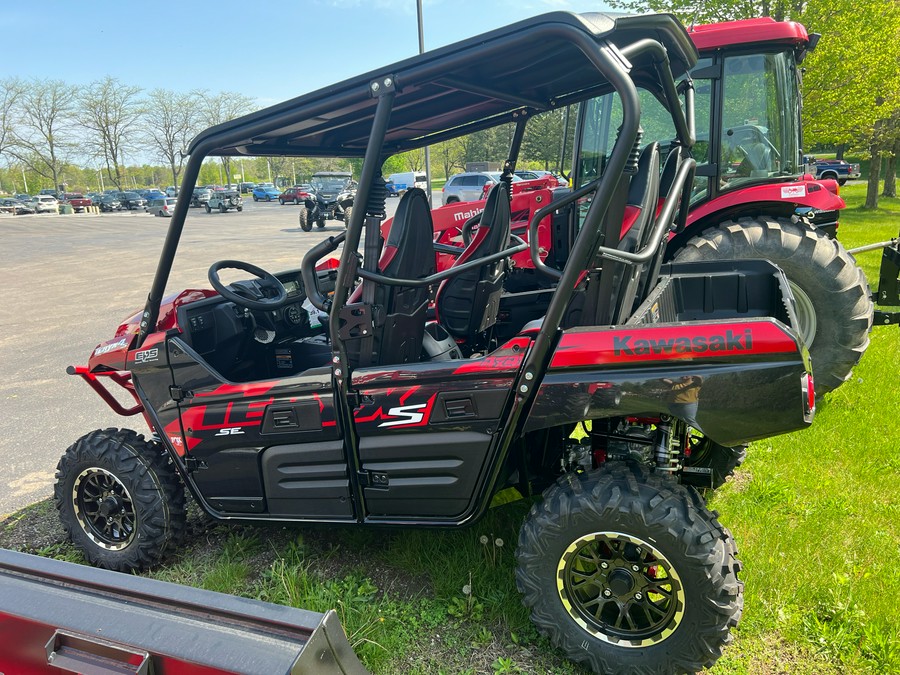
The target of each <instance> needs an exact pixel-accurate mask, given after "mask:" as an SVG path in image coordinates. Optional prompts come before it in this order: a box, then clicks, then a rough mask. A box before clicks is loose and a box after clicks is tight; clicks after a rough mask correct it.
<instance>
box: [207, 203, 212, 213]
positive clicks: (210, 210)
mask: <svg viewBox="0 0 900 675" xmlns="http://www.w3.org/2000/svg"><path fill="white" fill-rule="evenodd" d="M206 212H207V213H212V207H211V206H210V205H209V204H207V205H206Z"/></svg>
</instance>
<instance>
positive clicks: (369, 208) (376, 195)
mask: <svg viewBox="0 0 900 675" xmlns="http://www.w3.org/2000/svg"><path fill="white" fill-rule="evenodd" d="M386 203H387V181H385V180H384V176H381V175H378V176H375V178H374V179H372V189H371V190H369V198H368V200H366V215H369V216H379V217H381V218H384V217H385V215H387V207H386Z"/></svg>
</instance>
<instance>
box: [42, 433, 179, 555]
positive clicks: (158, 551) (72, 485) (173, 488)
mask: <svg viewBox="0 0 900 675" xmlns="http://www.w3.org/2000/svg"><path fill="white" fill-rule="evenodd" d="M53 496H54V500H55V502H56V508H57V509H58V510H59V517H60V520H61V521H62V525H63V528H64V529H65V531H66V533H67V535H68V536H69V538H70V539H71V540H72V543H73V544H75V546H77V547H78V548H79V549H80V550H81V551H82V553H84V556H85V558H87V560H88V562H90V563H91V564H92V565H96V566H98V567H105V568H107V569H112V570H117V571H120V572H127V571H131V570H139V569H144V568H146V567H149V566H151V565H155V564H157V563H159V562H160V561H162V559H163V558H164V557H165V554H166V553H168V551H169V549H170V548H172V547H174V546H175V545H176V544H177V543H178V542H179V541H180V539H181V537H182V535H183V533H184V527H185V506H184V491H183V490H182V489H181V485H180V483H179V480H178V477H177V475H176V474H175V469H174V467H173V466H172V465H171V463H170V462H169V459H168V457H167V456H166V455H165V452H164V451H163V449H162V448H161V446H160V445H159V444H158V443H151V442H148V441H146V440H144V438H143V437H142V436H139V435H138V434H136V433H135V432H133V431H129V430H127V429H102V430H97V431H92V432H91V433H89V434H87V435H85V436H82V437H81V438H80V439H79V440H78V441H76V442H75V444H74V445H72V446H71V447H70V448H69V449H68V450H66V452H65V454H64V455H63V456H62V458H61V459H60V460H59V464H58V465H57V467H56V483H55V485H54V487H53Z"/></svg>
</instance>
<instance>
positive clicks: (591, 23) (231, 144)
mask: <svg viewBox="0 0 900 675" xmlns="http://www.w3.org/2000/svg"><path fill="white" fill-rule="evenodd" d="M645 38H650V39H654V40H656V41H658V42H660V43H661V44H662V45H663V46H664V47H665V48H666V50H667V52H668V58H669V61H670V67H671V69H672V74H673V75H674V76H675V77H678V76H679V75H680V74H682V73H684V72H686V71H687V70H688V69H689V68H690V67H691V66H693V64H694V63H695V62H696V59H697V51H696V49H695V47H694V45H693V43H692V42H691V40H690V38H689V37H688V35H687V33H686V31H685V30H684V28H683V27H682V26H681V24H680V23H678V21H677V19H675V17H674V16H672V15H670V14H653V15H625V14H611V13H610V14H603V13H588V14H573V13H570V12H552V13H549V14H543V15H541V16H537V17H534V18H531V19H527V20H525V21H520V22H518V23H515V24H512V25H509V26H506V27H503V28H499V29H497V30H494V31H491V32H488V33H485V34H483V35H479V36H476V37H473V38H469V39H467V40H463V41H461V42H457V43H455V44H452V45H448V46H446V47H442V48H440V49H436V50H434V51H430V52H426V53H424V54H420V55H418V56H414V57H412V58H409V59H406V60H404V61H400V62H399V63H395V64H393V65H389V66H385V67H383V68H379V69H377V70H373V71H370V72H368V73H366V74H364V75H360V76H357V77H354V78H351V79H349V80H345V81H343V82H340V83H338V84H335V85H332V86H329V87H325V88H323V89H319V90H318V91H314V92H311V93H309V94H305V95H303V96H298V97H297V98H293V99H290V100H288V101H285V102H283V103H279V104H277V105H274V106H271V107H269V108H264V109H262V110H259V111H257V112H255V113H251V114H249V115H246V116H244V117H240V118H237V119H235V120H232V121H229V122H226V123H224V124H220V125H218V126H215V127H211V128H209V129H207V130H206V131H204V132H202V133H201V134H199V135H198V136H197V137H196V138H195V139H194V140H193V142H192V143H191V146H190V148H189V152H190V154H194V153H197V152H200V153H202V154H204V155H288V156H342V157H361V156H363V155H364V154H365V149H366V143H367V140H368V136H369V132H370V130H371V127H372V120H373V118H374V114H375V107H376V102H377V93H373V91H372V89H371V87H372V84H373V82H378V83H380V85H379V90H380V91H383V86H384V82H385V80H386V79H387V80H389V81H390V85H389V86H393V87H394V89H395V91H396V98H395V100H394V105H393V111H392V113H391V118H390V123H389V126H388V130H387V135H386V138H385V145H384V153H385V154H392V153H395V152H402V151H404V150H410V149H414V148H418V147H422V146H425V145H428V144H430V143H435V142H439V141H441V140H446V139H448V138H453V137H456V136H461V135H464V134H466V133H470V132H472V131H476V130H478V129H483V128H488V127H492V126H496V125H497V124H502V123H505V122H508V121H513V120H514V119H517V118H518V116H519V115H521V114H526V115H532V114H535V113H538V112H543V111H545V110H550V109H552V108H555V107H560V106H564V105H566V104H569V103H574V102H577V101H580V100H583V99H585V98H588V97H590V96H592V95H595V94H596V93H597V92H598V91H599V90H602V89H604V88H606V87H607V86H608V83H607V82H606V81H605V79H604V78H603V76H602V75H601V74H600V73H599V71H598V70H597V68H596V67H595V66H594V65H593V64H592V63H591V61H590V59H589V57H588V55H587V54H585V52H584V51H583V50H582V49H581V48H579V46H578V43H579V41H581V42H585V41H590V42H592V43H594V44H595V45H603V43H610V44H611V45H614V46H615V47H618V48H624V47H625V46H627V45H629V44H632V43H634V42H637V41H639V40H642V39H645ZM650 59H651V56H650V55H649V54H643V55H641V56H638V57H636V58H635V60H634V61H633V62H632V64H633V65H634V66H635V67H636V69H637V70H641V69H642V68H644V69H646V68H647V66H648V65H649V63H650Z"/></svg>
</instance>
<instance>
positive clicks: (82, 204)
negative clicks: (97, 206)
mask: <svg viewBox="0 0 900 675" xmlns="http://www.w3.org/2000/svg"><path fill="white" fill-rule="evenodd" d="M63 203H64V204H68V205H69V206H71V207H72V210H73V211H75V213H82V212H83V211H84V210H85V209H87V208H88V207H89V206H93V204H94V202H93V200H92V199H91V198H90V197H87V196H85V195H83V194H81V193H80V192H66V193H65V195H63Z"/></svg>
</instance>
